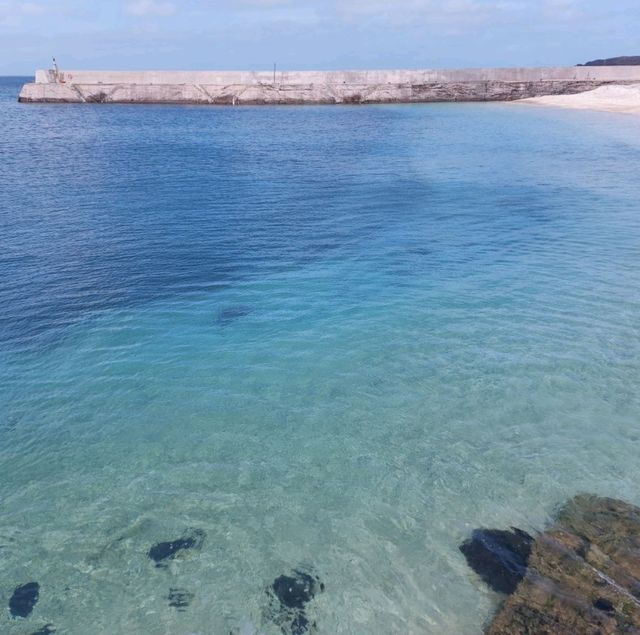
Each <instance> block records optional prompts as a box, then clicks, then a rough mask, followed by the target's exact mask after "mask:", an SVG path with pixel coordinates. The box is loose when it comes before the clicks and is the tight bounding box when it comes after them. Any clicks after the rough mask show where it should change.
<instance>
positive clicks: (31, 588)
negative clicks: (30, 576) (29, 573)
mask: <svg viewBox="0 0 640 635" xmlns="http://www.w3.org/2000/svg"><path fill="white" fill-rule="evenodd" d="M39 597H40V585H39V584H38V583H37V582H28V583H27V584H23V585H22V586H19V587H16V589H15V591H14V592H13V595H12V596H11V599H10V600H9V610H10V611H11V615H12V616H13V617H28V616H29V615H31V612H32V611H33V608H34V607H35V605H36V604H37V602H38V598H39Z"/></svg>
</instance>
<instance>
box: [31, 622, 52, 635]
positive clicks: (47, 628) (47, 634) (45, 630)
mask: <svg viewBox="0 0 640 635" xmlns="http://www.w3.org/2000/svg"><path fill="white" fill-rule="evenodd" d="M55 632H56V629H55V626H54V625H53V624H45V625H44V626H43V627H42V628H40V629H38V630H37V631H34V632H33V633H31V635H53V634H54V633H55Z"/></svg>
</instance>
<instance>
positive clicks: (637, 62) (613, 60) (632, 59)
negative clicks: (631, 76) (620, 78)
mask: <svg viewBox="0 0 640 635" xmlns="http://www.w3.org/2000/svg"><path fill="white" fill-rule="evenodd" d="M578 66H640V55H634V56H627V57H610V58H608V59H606V60H593V61H592V62H587V63H586V64H578Z"/></svg>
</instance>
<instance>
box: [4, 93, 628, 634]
mask: <svg viewBox="0 0 640 635" xmlns="http://www.w3.org/2000/svg"><path fill="white" fill-rule="evenodd" d="M5 86H9V87H10V88H11V90H9V89H8V88H5V91H6V92H5V93H4V94H5V97H6V99H5V101H4V102H3V103H0V107H1V110H0V124H2V125H1V128H2V130H3V131H4V132H3V136H2V137H1V138H0V144H1V145H0V151H1V152H2V157H3V161H2V163H1V164H0V177H1V179H0V180H1V182H2V183H3V184H5V187H3V188H2V190H1V191H0V213H1V217H0V223H2V227H0V230H1V231H0V243H1V244H0V247H1V249H0V272H1V273H2V280H3V282H2V285H1V286H0V320H1V321H2V336H1V337H2V340H1V356H0V370H1V373H2V375H1V376H2V382H1V385H0V471H1V479H0V497H1V500H2V507H1V513H0V546H1V547H0V603H4V604H5V605H6V603H7V602H8V599H9V597H10V595H11V593H12V591H13V589H14V588H15V587H16V586H17V585H19V584H23V583H25V582H28V581H30V580H35V581H38V582H39V583H40V599H39V602H38V604H37V605H36V608H35V609H34V612H33V614H32V615H31V616H30V617H29V618H28V621H25V620H22V621H21V620H12V619H10V616H9V612H8V610H7V611H5V612H4V613H0V630H2V632H7V633H11V634H13V633H15V634H18V633H24V632H27V631H26V630H25V628H27V625H28V626H29V627H30V626H33V628H31V630H36V629H37V627H40V626H42V625H43V624H45V623H52V624H54V625H55V626H56V627H57V628H58V629H59V631H60V632H65V633H86V632H97V633H119V632H122V633H125V632H126V633H134V632H141V633H142V632H144V633H149V634H156V633H157V634H165V633H166V634H169V633H171V634H176V633H185V634H186V633H203V634H204V633H225V634H226V633H229V632H230V631H234V632H240V633H243V634H245V633H266V634H269V633H278V632H280V631H279V629H278V628H277V627H276V626H275V625H274V624H272V623H271V622H270V621H269V613H268V597H267V594H266V593H265V590H266V589H267V587H268V586H269V585H270V584H271V583H272V582H273V581H274V579H276V578H277V577H278V576H280V575H282V574H287V573H289V572H290V571H291V570H292V569H296V568H302V569H303V570H305V571H309V572H313V574H314V575H317V576H318V577H319V578H320V579H321V580H322V582H323V583H324V585H325V590H324V592H322V593H319V594H318V595H317V596H316V597H315V598H314V599H313V600H312V601H311V602H310V603H309V605H308V606H307V609H306V611H307V616H308V618H309V621H310V622H313V621H315V622H316V623H317V628H318V632H319V633H364V632H366V633H381V634H382V633H425V632H426V633H434V634H436V633H437V634H440V633H460V634H469V635H472V634H474V633H480V631H481V626H482V622H483V620H484V619H486V618H487V617H488V616H489V615H490V613H491V611H492V609H493V608H494V606H495V602H496V598H495V596H493V595H492V594H491V593H490V592H488V591H487V590H486V589H485V588H484V587H483V585H482V583H481V582H480V581H479V580H478V579H477V578H476V577H475V576H474V575H473V574H472V573H471V572H470V571H469V570H468V568H467V566H466V564H465V562H464V558H463V556H462V555H461V554H460V553H459V551H458V545H459V544H460V542H461V541H462V540H463V539H464V538H465V537H467V535H468V534H469V532H470V531H471V529H472V528H474V527H478V526H485V525H487V526H496V527H508V526H511V525H517V526H519V527H522V528H523V529H526V530H529V531H532V530H535V529H540V528H542V527H543V526H544V524H545V522H547V521H548V519H549V517H550V515H551V514H552V513H553V510H554V508H555V506H557V505H558V504H559V503H561V502H562V501H563V500H565V499H566V498H567V497H569V496H572V495H573V494H575V493H576V492H578V491H590V492H595V493H598V494H603V495H611V496H616V497H620V498H624V499H627V500H629V501H631V502H635V503H640V496H639V495H638V493H637V491H638V488H637V483H638V479H639V477H640V463H639V461H638V458H637V457H638V453H639V450H640V428H639V426H638V423H639V418H640V417H639V415H640V400H639V398H638V390H637V381H638V377H639V376H640V339H639V328H640V318H639V317H638V316H639V315H640V311H639V310H640V293H639V292H640V278H639V274H640V208H639V204H638V201H639V200H640V197H639V195H640V185H639V184H638V181H637V179H636V178H635V176H636V174H637V165H638V160H639V159H640V134H639V129H638V127H637V123H636V122H635V120H631V119H627V118H625V117H620V116H615V115H593V114H587V113H578V114H575V113H564V112H556V111H543V110H535V111H529V110H526V109H525V108H512V107H508V106H500V105H492V106H483V105H446V106H440V105H432V106H412V107H372V108H368V107H365V108H265V109H253V108H247V109H216V108H169V107H167V108H160V107H134V108H128V107H108V106H105V107H100V108H93V107H91V108H89V107H69V108H58V107H52V106H37V107H28V106H18V105H16V104H13V103H12V102H10V101H9V96H12V95H13V93H12V92H11V91H13V90H14V88H13V85H12V84H6V85H5ZM21 148H23V150H21ZM188 528H196V529H200V530H203V531H204V532H205V533H206V539H205V541H204V544H203V545H202V548H201V549H200V550H193V551H187V552H185V553H184V554H182V555H181V556H180V557H178V558H176V559H174V560H171V561H170V562H169V566H168V567H166V568H165V567H162V568H158V567H155V566H154V562H153V561H152V560H151V559H150V558H149V557H148V552H149V549H150V547H151V546H152V545H153V544H155V543H157V542H161V541H169V540H172V539H175V538H178V537H180V536H181V535H183V534H184V532H185V531H186V530H187V529H188ZM171 589H178V590H180V592H182V591H185V592H188V593H193V594H194V596H193V599H192V600H191V602H190V605H189V606H188V607H186V608H185V610H184V611H178V610H176V607H171V606H170V605H169V604H170V602H169V599H168V597H169V595H170V592H171V591H170V590H171ZM187 595H188V594H187ZM185 597H186V596H185ZM27 630H28V628H27ZM29 632H30V631H29Z"/></svg>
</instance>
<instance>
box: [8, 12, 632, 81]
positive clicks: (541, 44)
mask: <svg viewBox="0 0 640 635" xmlns="http://www.w3.org/2000/svg"><path fill="white" fill-rule="evenodd" d="M52 55H56V57H57V58H58V61H59V63H60V66H61V68H67V69H72V68H76V69H80V68H91V69H145V68H164V69H187V70H188V69H239V68H246V69H266V68H269V67H271V66H272V64H273V62H277V63H278V67H279V68H281V69H283V70H284V69H336V68H394V67H395V68H420V67H457V66H489V65H491V66H519V65H553V64H559V65H565V64H568V65H571V64H575V63H578V62H582V61H587V60H589V59H593V58H596V57H609V56H614V55H640V0H608V1H606V0H439V1H438V0H387V1H385V0H96V1H94V2H88V1H86V0H30V1H28V2H23V1H20V0H0V75H6V74H23V73H24V74H28V73H31V72H32V71H33V70H34V69H35V68H43V67H48V66H49V64H50V59H51V56H52Z"/></svg>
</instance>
